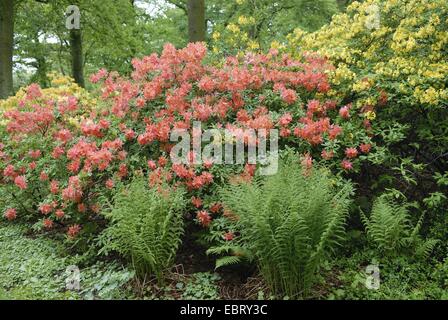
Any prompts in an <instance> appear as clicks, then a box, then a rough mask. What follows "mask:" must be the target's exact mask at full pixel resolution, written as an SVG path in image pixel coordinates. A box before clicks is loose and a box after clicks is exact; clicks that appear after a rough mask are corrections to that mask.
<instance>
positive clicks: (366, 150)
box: [359, 143, 372, 153]
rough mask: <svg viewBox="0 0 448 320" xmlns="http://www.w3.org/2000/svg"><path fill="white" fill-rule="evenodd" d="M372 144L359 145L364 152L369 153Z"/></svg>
mask: <svg viewBox="0 0 448 320" xmlns="http://www.w3.org/2000/svg"><path fill="white" fill-rule="evenodd" d="M371 148H372V145H371V144H370V143H363V144H361V145H360V146H359V149H360V150H361V152H362V153H369V152H370V149H371Z"/></svg>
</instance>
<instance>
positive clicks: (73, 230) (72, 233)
mask: <svg viewBox="0 0 448 320" xmlns="http://www.w3.org/2000/svg"><path fill="white" fill-rule="evenodd" d="M80 231H81V226H80V225H78V224H74V225H72V226H70V227H68V231H67V236H68V237H69V238H70V239H73V238H75V237H76V236H77V235H78V233H79V232H80Z"/></svg>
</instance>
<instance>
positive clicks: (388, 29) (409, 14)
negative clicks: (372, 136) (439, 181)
mask: <svg viewBox="0 0 448 320" xmlns="http://www.w3.org/2000/svg"><path fill="white" fill-rule="evenodd" d="M447 17H448V3H447V2H446V1H444V0H435V1H432V0H417V1H407V0H388V1H384V0H367V1H363V2H362V3H361V2H354V3H352V4H351V5H350V6H349V7H348V9H347V12H346V13H342V14H339V15H336V16H334V17H333V20H332V22H331V23H330V24H328V25H326V26H324V27H323V28H322V29H321V30H319V31H316V32H313V33H307V32H304V31H302V30H300V29H296V30H295V31H294V32H293V33H292V34H290V35H289V42H288V44H287V45H286V46H285V51H287V52H290V53H291V54H292V55H293V56H294V55H295V54H296V55H298V56H301V55H302V52H303V51H304V50H305V51H306V50H316V51H317V52H318V53H319V54H321V55H322V56H324V57H327V58H328V59H329V60H330V61H331V62H332V63H333V65H334V66H335V68H334V69H333V70H332V71H331V72H330V74H329V77H330V82H331V84H332V88H333V90H332V91H331V92H330V96H332V97H339V98H340V99H350V100H351V101H352V102H353V109H352V110H353V111H354V110H361V111H362V110H364V116H365V119H366V121H369V122H372V123H373V122H376V123H378V125H377V127H380V128H381V129H387V130H389V129H390V127H391V126H392V125H393V124H394V123H397V124H399V125H400V126H401V127H400V128H401V133H400V135H402V137H401V138H400V139H401V140H404V139H406V141H405V142H406V143H407V145H409V146H411V148H409V150H407V151H405V153H403V150H401V151H400V156H399V158H400V159H402V158H404V157H405V156H404V155H405V154H406V155H409V156H412V157H414V160H413V161H418V162H426V163H427V162H430V163H431V164H432V165H434V164H436V165H437V168H438V169H439V170H440V168H443V167H444V166H443V159H446V153H447V151H448V149H447V148H446V146H447V145H448V144H447V143H448V140H447V135H446V130H447V126H446V121H445V119H446V117H447V115H448V113H447V112H448V109H447V105H448V88H447V86H446V84H447V83H448V82H447V80H448V55H447V51H446V48H447V46H448V23H447V21H448V20H447ZM387 134H388V133H384V135H387ZM400 139H398V140H400ZM403 147H404V144H403V145H402V148H401V149H403ZM415 155H416V157H415ZM445 168H446V166H445Z"/></svg>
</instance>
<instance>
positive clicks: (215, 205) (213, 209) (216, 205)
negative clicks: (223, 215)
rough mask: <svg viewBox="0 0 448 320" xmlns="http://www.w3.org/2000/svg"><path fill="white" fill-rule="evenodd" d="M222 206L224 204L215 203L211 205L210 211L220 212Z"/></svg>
mask: <svg viewBox="0 0 448 320" xmlns="http://www.w3.org/2000/svg"><path fill="white" fill-rule="evenodd" d="M221 208H222V204H221V203H219V202H217V203H214V204H213V205H212V206H210V212H212V213H218V212H219V211H220V210H221Z"/></svg>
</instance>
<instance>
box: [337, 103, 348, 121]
mask: <svg viewBox="0 0 448 320" xmlns="http://www.w3.org/2000/svg"><path fill="white" fill-rule="evenodd" d="M339 115H340V116H341V117H342V118H344V119H348V118H350V107H349V106H344V107H342V108H341V109H339Z"/></svg>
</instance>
